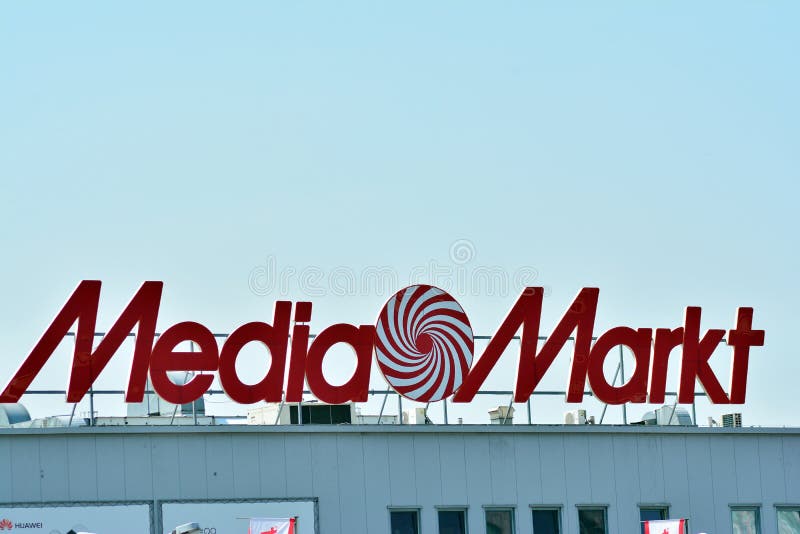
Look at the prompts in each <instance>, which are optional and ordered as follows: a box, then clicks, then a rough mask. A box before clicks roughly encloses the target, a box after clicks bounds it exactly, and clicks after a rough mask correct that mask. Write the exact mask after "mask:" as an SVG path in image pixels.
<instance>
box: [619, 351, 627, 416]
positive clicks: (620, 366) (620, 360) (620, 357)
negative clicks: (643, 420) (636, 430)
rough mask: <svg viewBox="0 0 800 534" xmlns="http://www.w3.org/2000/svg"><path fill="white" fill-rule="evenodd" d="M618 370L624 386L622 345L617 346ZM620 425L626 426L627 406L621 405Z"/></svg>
mask: <svg viewBox="0 0 800 534" xmlns="http://www.w3.org/2000/svg"><path fill="white" fill-rule="evenodd" d="M619 370H620V374H621V375H622V384H623V385H624V384H625V360H624V359H623V357H622V345H620V346H619ZM622 424H623V425H627V424H628V404H627V403H625V404H623V405H622Z"/></svg>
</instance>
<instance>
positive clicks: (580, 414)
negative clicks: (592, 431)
mask: <svg viewBox="0 0 800 534" xmlns="http://www.w3.org/2000/svg"><path fill="white" fill-rule="evenodd" d="M564 424H565V425H585V424H586V410H572V411H571V412H567V413H565V414H564Z"/></svg>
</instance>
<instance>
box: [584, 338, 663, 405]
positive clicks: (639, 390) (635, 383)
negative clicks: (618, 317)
mask: <svg viewBox="0 0 800 534" xmlns="http://www.w3.org/2000/svg"><path fill="white" fill-rule="evenodd" d="M652 337H653V331H652V330H651V329H650V328H640V329H638V330H634V329H633V328H628V327H627V326H620V327H617V328H612V329H611V330H609V331H608V332H606V333H605V334H603V335H602V336H600V337H599V338H598V339H597V341H596V342H595V344H594V346H593V347H592V351H591V353H590V354H589V385H590V386H591V388H592V393H593V394H594V396H595V397H597V399H599V400H600V401H601V402H605V403H606V404H625V403H626V402H635V403H642V402H645V401H646V400H647V377H648V374H649V372H650V342H651V341H652ZM618 345H625V346H626V347H628V348H630V349H631V351H632V352H633V355H634V358H635V359H636V369H635V370H634V372H633V375H631V378H630V379H629V380H628V382H627V383H625V384H623V385H621V386H612V385H611V384H609V383H608V381H607V380H606V375H605V373H604V372H603V363H605V360H606V357H607V356H608V353H609V352H610V351H611V349H612V348H614V347H616V346H618Z"/></svg>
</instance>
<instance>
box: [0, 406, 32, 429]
mask: <svg viewBox="0 0 800 534" xmlns="http://www.w3.org/2000/svg"><path fill="white" fill-rule="evenodd" d="M30 420H31V415H30V414H29V413H28V410H27V408H25V406H23V405H22V404H19V403H14V404H0V427H3V426H11V425H15V424H17V423H25V422H27V421H30Z"/></svg>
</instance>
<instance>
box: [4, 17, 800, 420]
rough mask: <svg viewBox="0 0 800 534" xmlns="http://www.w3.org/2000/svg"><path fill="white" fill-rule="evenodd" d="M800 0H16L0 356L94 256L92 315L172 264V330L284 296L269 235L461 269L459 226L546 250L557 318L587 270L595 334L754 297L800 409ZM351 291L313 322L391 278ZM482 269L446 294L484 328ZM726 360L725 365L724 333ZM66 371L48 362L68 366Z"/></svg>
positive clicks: (510, 249) (26, 338)
mask: <svg viewBox="0 0 800 534" xmlns="http://www.w3.org/2000/svg"><path fill="white" fill-rule="evenodd" d="M565 4H566V5H565ZM798 16H800V5H798V4H797V3H796V2H788V1H787V2H755V1H750V2H719V1H717V2H702V3H696V2H672V3H663V2H661V3H656V2H617V3H613V4H609V3H600V4H598V3H588V2H586V3H564V2H557V3H556V2H554V3H552V4H551V5H549V6H547V5H538V6H532V5H530V3H528V2H503V3H498V2H492V3H486V2H482V3H477V2H434V3H431V2H402V3H396V4H393V5H376V4H375V3H373V2H363V3H355V2H352V3H350V2H348V3H343V2H335V3H307V2H292V3H280V4H279V3H272V4H268V3H265V2H236V3H225V4H224V5H223V4H219V3H211V2H170V3H162V2H152V3H145V2H139V3H135V4H127V5H119V4H117V3H114V4H109V3H81V2H77V3H75V2H71V3H68V4H67V3H52V4H48V5H44V4H40V3H35V4H34V3H30V2H19V3H16V4H15V5H11V4H5V5H3V6H2V7H0V184H2V186H1V187H2V190H1V194H0V199H1V200H2V206H1V207H2V209H0V232H2V233H0V244H2V250H3V251H4V257H3V261H2V263H1V264H0V300H2V305H0V334H1V335H0V361H2V366H0V380H2V382H3V384H5V381H6V380H7V378H8V377H10V376H11V374H12V373H13V371H14V370H15V369H16V366H17V365H18V364H19V362H21V361H22V360H23V358H24V357H25V355H26V354H27V351H28V350H29V349H30V348H31V347H32V345H33V343H34V342H35V341H36V339H38V336H39V335H40V334H41V332H42V331H43V330H44V328H45V327H46V326H47V324H48V323H49V321H50V320H51V319H52V317H53V315H54V314H55V312H56V310H57V309H58V307H59V306H60V305H61V304H62V303H63V302H64V300H65V299H66V298H67V296H68V295H69V293H70V292H71V290H72V289H73V288H74V286H75V285H76V284H77V283H78V281H80V280H82V279H89V278H91V279H101V280H103V281H104V290H103V297H102V303H101V306H102V308H101V311H100V324H101V326H107V325H108V324H109V323H110V322H111V321H112V320H113V318H114V317H115V316H116V314H117V313H118V312H119V310H120V309H121V307H122V306H123V305H124V304H125V302H127V300H128V299H129V298H130V296H131V295H132V294H133V292H134V291H135V289H136V288H137V287H138V286H139V284H140V283H141V282H142V281H143V280H147V279H157V280H164V281H165V282H166V289H165V294H164V298H163V302H162V312H161V315H160V323H159V327H160V328H162V329H163V328H165V327H167V326H169V325H170V324H173V323H174V322H177V321H181V320H196V321H199V322H202V323H204V324H206V325H208V326H209V327H211V328H212V329H213V330H215V331H229V330H231V329H232V328H234V327H236V326H237V325H239V324H242V323H244V322H247V321H251V320H257V319H269V318H270V316H271V310H272V301H273V300H274V298H275V296H276V294H275V293H272V294H270V295H262V294H259V292H257V291H255V292H254V291H253V288H252V285H253V284H252V280H251V278H252V274H253V272H254V269H256V270H257V269H258V268H259V266H263V265H265V264H266V263H267V262H268V261H269V260H268V258H270V257H271V258H274V259H275V261H276V263H277V265H278V268H279V269H285V268H295V269H296V271H298V272H299V271H301V270H303V269H304V268H305V267H308V266H311V267H313V268H315V269H319V272H322V273H323V274H324V275H325V276H328V275H329V274H330V273H331V272H332V269H334V268H336V267H344V268H345V269H349V270H351V271H352V272H356V273H360V272H362V270H363V269H364V268H366V267H369V266H386V267H390V268H392V269H394V270H396V272H398V273H400V275H401V279H400V283H403V282H404V281H405V280H403V277H405V276H406V275H407V273H409V272H410V270H411V269H412V268H413V267H414V266H420V265H422V266H424V265H428V264H429V263H430V261H431V260H433V261H435V262H438V263H440V264H443V265H449V266H451V267H452V266H453V265H454V263H453V261H452V259H451V258H450V247H451V245H452V244H453V243H454V242H455V241H456V240H459V239H466V240H469V241H470V243H471V244H472V245H471V246H472V247H473V250H474V251H475V254H474V257H472V259H470V261H469V262H468V263H466V264H464V268H466V269H468V270H470V272H473V271H474V270H475V269H476V268H479V267H482V266H492V267H497V268H499V269H502V270H503V271H504V272H507V273H514V272H517V271H518V270H519V269H521V268H527V267H530V268H535V269H536V270H537V271H538V273H539V278H538V282H541V283H542V284H545V285H547V286H548V287H549V288H550V293H549V296H548V298H547V299H546V303H545V317H544V324H543V329H544V330H548V329H549V328H552V325H553V324H554V322H555V321H556V320H557V318H558V317H559V316H560V314H561V313H562V311H563V309H564V307H565V306H566V305H567V304H568V303H569V302H570V301H571V299H572V297H573V296H574V295H575V293H576V292H577V291H578V289H579V288H581V287H583V286H598V287H600V288H601V293H600V309H599V313H598V321H597V326H598V331H600V330H602V329H605V328H609V327H611V326H616V325H619V324H625V325H631V326H652V327H666V326H678V325H679V324H680V322H681V321H682V316H683V308H684V306H686V305H700V306H703V308H704V316H703V324H704V326H707V327H718V328H729V327H731V326H732V324H733V317H734V313H735V309H736V307H737V306H753V307H755V310H756V311H755V325H756V326H758V327H761V328H764V329H765V330H766V346H765V347H764V348H763V349H757V350H756V351H755V352H754V354H753V358H752V361H751V366H750V378H749V389H748V405H746V406H745V407H744V408H743V411H744V413H745V424H763V425H794V426H796V425H798V424H800V416H798V413H797V409H796V406H797V377H798V374H800V363H798V362H799V361H800V359H799V358H798V352H799V351H798V347H797V341H798V339H797V338H798V336H797V325H798V324H799V323H800V309H799V308H798V301H800V298H799V297H800V291H798V281H797V273H798V272H799V271H800V269H799V268H800V254H799V253H798V239H797V232H798V221H799V218H798V214H797V208H796V204H797V197H798V192H800V191H799V190H800V186H798V181H799V180H800V104H798V102H800V99H798V95H800V59H798V58H800V54H799V53H798V52H800V33H798V31H797V21H798V20H799V19H798ZM458 265H462V264H458ZM314 272H316V271H314ZM325 283H326V282H325V281H323V282H320V283H319V284H317V285H319V286H321V287H322V288H323V289H326V286H325ZM287 289H288V291H286V292H284V293H282V294H281V296H282V297H284V298H292V299H299V298H303V297H304V296H306V295H305V294H304V291H303V290H302V289H301V288H299V286H298V284H297V283H290V284H289V286H288V288H287ZM327 289H328V290H329V289H330V288H327ZM357 293H358V294H354V295H350V296H337V295H332V294H331V291H326V294H325V295H323V296H319V297H314V298H313V300H314V302H315V312H314V313H315V316H314V321H313V323H312V324H313V325H314V326H315V329H316V330H319V328H321V327H322V326H324V325H326V324H330V323H332V322H340V321H345V322H353V323H373V322H374V320H375V317H376V316H377V313H378V311H379V309H380V306H381V305H382V303H383V302H384V300H385V298H386V295H383V294H377V293H378V292H377V291H376V292H372V293H371V292H370V291H361V292H357ZM480 293H481V292H480V291H475V290H469V291H466V292H465V294H462V295H460V296H459V297H458V298H459V300H460V301H461V303H462V305H463V306H464V307H465V309H466V311H467V313H468V314H469V316H470V318H471V320H472V323H473V326H474V328H475V330H476V332H478V333H491V332H493V331H494V329H495V328H496V326H497V324H499V322H500V320H501V319H502V318H503V317H504V316H505V313H506V312H507V310H508V309H509V308H510V307H511V305H512V304H513V302H514V300H515V298H516V295H515V294H513V292H511V291H509V292H508V294H505V295H481V294H480ZM509 357H510V358H511V359H512V360H513V358H514V357H513V355H511V356H509ZM566 359H568V356H567V355H562V360H566ZM251 360H252V361H249V360H248V362H249V364H252V365H253V366H254V368H257V367H258V355H257V354H254V355H252V358H251ZM715 361H716V363H715V366H717V367H718V368H719V369H720V373H721V374H722V375H723V379H724V380H725V381H726V382H727V370H728V368H729V353H728V351H727V350H722V349H720V351H719V352H718V353H717V355H716V356H715ZM248 362H245V364H248ZM59 365H60V367H59ZM342 365H344V364H342ZM511 365H512V366H513V361H512V364H511ZM564 365H565V366H566V363H564ZM66 367H67V360H66V357H65V358H64V360H63V361H62V362H61V363H58V362H53V365H52V366H50V367H48V373H43V376H42V378H41V379H39V380H37V382H36V385H38V386H42V387H46V386H47V387H59V388H61V387H64V386H65V385H66ZM124 367H125V366H124V365H121V366H119V367H118V369H117V370H116V371H113V370H110V373H107V374H106V375H105V376H104V377H102V378H103V380H104V383H105V384H108V385H113V386H115V387H122V386H123V385H124V383H125V375H126V371H125V369H124ZM612 371H613V369H612ZM333 372H334V374H335V373H336V372H337V370H336V369H334V370H333ZM551 373H552V377H551V378H550V380H551V382H552V383H553V384H555V385H556V386H561V385H563V383H564V382H565V381H566V371H565V370H564V369H560V370H559V369H554V370H553V371H551ZM512 382H513V376H511V373H510V372H509V375H508V376H506V377H505V378H501V379H500V380H499V381H498V383H500V384H503V385H505V386H506V387H511V384H512ZM376 385H377V386H380V385H381V384H380V383H376ZM674 385H675V383H674V380H673V381H672V383H671V385H670V386H671V387H674ZM26 402H30V404H31V406H33V407H34V408H35V410H34V411H35V412H36V413H35V415H43V414H44V413H45V412H47V411H48V410H46V409H44V408H43V407H41V404H40V403H39V401H38V400H36V399H30V401H28V400H26ZM494 402H495V405H496V404H498V403H502V402H504V401H503V400H502V399H500V400H496V401H494ZM233 408H235V407H231V406H225V407H224V409H223V408H219V409H220V410H222V411H225V410H228V411H230V410H232V409H233ZM590 408H591V409H592V410H593V411H594V412H597V411H598V410H596V407H590ZM564 409H566V408H565V407H557V406H554V407H552V408H550V409H549V410H550V411H549V413H542V417H541V420H556V421H557V420H559V419H560V418H561V411H563V410H564ZM644 409H645V407H635V408H631V411H632V412H636V413H640V412H641V411H643V410H644ZM53 410H56V411H58V410H61V411H65V410H66V409H65V408H64V407H63V406H59V407H58V408H57V409H56V408H54V409H53ZM53 410H50V411H53ZM612 411H613V412H614V414H613V417H612V418H611V420H618V419H619V410H618V409H615V410H612ZM724 411H727V410H726V409H725V408H724V407H705V408H703V411H702V415H703V416H705V415H714V416H717V415H718V414H720V413H722V412H724ZM701 422H704V421H701Z"/></svg>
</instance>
